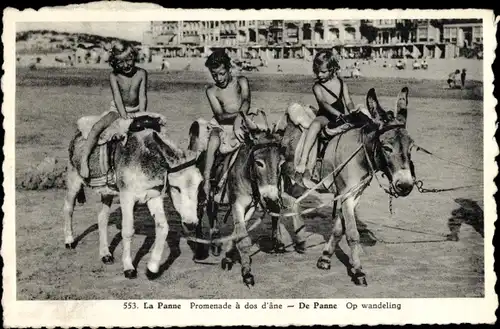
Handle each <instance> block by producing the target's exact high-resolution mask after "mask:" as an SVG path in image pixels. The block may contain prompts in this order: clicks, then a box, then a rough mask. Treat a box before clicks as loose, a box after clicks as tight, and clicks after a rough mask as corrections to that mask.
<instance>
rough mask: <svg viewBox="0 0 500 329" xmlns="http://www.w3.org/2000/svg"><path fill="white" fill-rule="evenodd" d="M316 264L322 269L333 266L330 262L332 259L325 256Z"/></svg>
mask: <svg viewBox="0 0 500 329" xmlns="http://www.w3.org/2000/svg"><path fill="white" fill-rule="evenodd" d="M316 266H317V267H318V268H319V269H320V270H329V269H330V268H331V267H332V265H331V263H330V260H329V259H325V258H320V259H318V262H317V263H316Z"/></svg>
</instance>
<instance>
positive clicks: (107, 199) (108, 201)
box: [97, 195, 115, 265]
mask: <svg viewBox="0 0 500 329" xmlns="http://www.w3.org/2000/svg"><path fill="white" fill-rule="evenodd" d="M101 203H102V209H101V211H100V212H99V215H98V216H97V226H98V227H99V256H101V261H102V262H103V263H104V264H107V265H109V264H113V262H114V261H115V260H114V258H113V255H111V253H110V252H109V245H108V221H109V211H110V209H111V205H112V204H113V196H112V195H102V196H101Z"/></svg>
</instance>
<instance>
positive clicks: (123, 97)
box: [80, 42, 148, 178]
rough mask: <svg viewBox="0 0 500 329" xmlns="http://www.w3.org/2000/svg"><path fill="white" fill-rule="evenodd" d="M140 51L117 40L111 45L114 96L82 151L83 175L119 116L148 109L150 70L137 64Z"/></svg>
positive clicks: (131, 115)
mask: <svg viewBox="0 0 500 329" xmlns="http://www.w3.org/2000/svg"><path fill="white" fill-rule="evenodd" d="M136 61H137V51H136V50H135V49H134V48H133V47H132V45H131V44H129V43H127V42H116V43H115V44H114V45H113V47H112V48H111V54H110V56H109V61H108V62H109V64H110V66H111V68H112V72H111V74H110V75H109V81H110V84H111V92H112V95H113V99H112V101H111V107H110V109H109V111H107V112H105V113H103V115H102V116H101V119H100V120H99V121H98V122H97V123H96V124H94V126H93V127H92V129H91V130H90V133H89V136H88V138H87V142H86V145H85V148H84V151H83V157H82V168H81V172H80V175H81V176H82V177H83V178H88V177H89V167H88V160H89V156H90V153H91V152H92V149H93V148H94V146H95V144H96V143H97V141H98V139H99V135H100V134H101V133H102V132H103V131H104V130H105V129H106V128H107V127H109V125H111V123H113V122H114V121H115V120H117V119H118V118H130V117H134V116H135V114H136V113H138V112H145V111H146V107H147V96H146V88H147V78H148V76H147V72H146V70H144V69H142V68H139V67H136V66H135V64H136Z"/></svg>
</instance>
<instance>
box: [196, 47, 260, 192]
mask: <svg viewBox="0 0 500 329" xmlns="http://www.w3.org/2000/svg"><path fill="white" fill-rule="evenodd" d="M205 66H206V67H207V68H208V70H209V71H210V74H211V75H212V78H213V80H214V82H215V84H214V85H212V86H210V87H208V88H207V90H206V94H207V98H208V102H209V103H210V107H211V108H212V112H213V115H214V117H213V118H212V120H211V121H210V122H209V123H208V125H209V128H210V135H209V139H208V146H207V152H206V161H205V168H204V173H203V176H204V184H203V192H204V196H202V197H204V198H206V197H208V196H209V194H210V192H211V173H212V168H213V165H214V161H215V157H216V154H217V152H218V151H219V152H221V153H226V154H228V153H230V152H231V151H232V150H235V149H236V148H237V147H238V146H239V145H240V143H241V142H242V141H243V138H244V137H243V136H244V132H243V130H242V129H241V128H239V127H241V126H240V125H238V124H235V122H237V121H238V120H241V119H242V114H249V110H250V96H251V95H250V89H249V84H248V80H247V78H246V77H243V76H239V77H236V78H235V77H233V76H232V74H231V59H230V58H229V56H228V55H227V54H226V53H225V51H224V50H221V51H215V52H213V53H212V54H211V55H210V56H209V57H208V59H207V61H206V63H205ZM221 148H222V149H221Z"/></svg>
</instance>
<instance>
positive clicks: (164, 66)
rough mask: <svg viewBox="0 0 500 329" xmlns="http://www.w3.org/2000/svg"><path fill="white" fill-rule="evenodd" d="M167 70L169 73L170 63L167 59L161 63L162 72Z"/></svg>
mask: <svg viewBox="0 0 500 329" xmlns="http://www.w3.org/2000/svg"><path fill="white" fill-rule="evenodd" d="M165 69H167V71H168V70H169V69H170V63H169V62H168V61H167V59H166V58H163V59H162V61H161V70H162V71H163V70H165Z"/></svg>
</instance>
